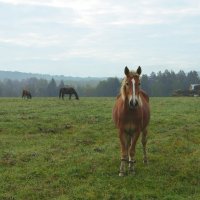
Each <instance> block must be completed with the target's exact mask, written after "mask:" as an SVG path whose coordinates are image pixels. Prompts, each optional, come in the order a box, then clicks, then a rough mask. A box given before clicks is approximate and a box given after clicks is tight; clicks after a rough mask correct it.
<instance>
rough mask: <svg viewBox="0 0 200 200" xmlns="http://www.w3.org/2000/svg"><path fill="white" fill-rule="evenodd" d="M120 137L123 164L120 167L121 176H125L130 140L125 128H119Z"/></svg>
mask: <svg viewBox="0 0 200 200" xmlns="http://www.w3.org/2000/svg"><path fill="white" fill-rule="evenodd" d="M119 139H120V145H121V164H120V169H119V176H124V175H125V173H126V164H127V162H128V142H127V136H126V133H125V131H124V129H120V130H119Z"/></svg>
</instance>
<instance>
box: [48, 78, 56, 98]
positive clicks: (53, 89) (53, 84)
mask: <svg viewBox="0 0 200 200" xmlns="http://www.w3.org/2000/svg"><path fill="white" fill-rule="evenodd" d="M57 93H58V91H57V86H56V81H55V80H54V79H53V78H52V79H51V81H50V82H49V84H48V86H47V95H48V96H50V97H55V96H57V95H58V94H57Z"/></svg>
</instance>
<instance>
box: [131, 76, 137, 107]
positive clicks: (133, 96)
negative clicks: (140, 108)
mask: <svg viewBox="0 0 200 200" xmlns="http://www.w3.org/2000/svg"><path fill="white" fill-rule="evenodd" d="M131 81H132V84H133V94H132V98H133V104H134V105H135V103H136V95H135V80H134V78H133V79H132V80H131Z"/></svg>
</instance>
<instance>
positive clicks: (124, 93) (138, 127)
mask: <svg viewBox="0 0 200 200" xmlns="http://www.w3.org/2000/svg"><path fill="white" fill-rule="evenodd" d="M141 72H142V70H141V67H140V66H139V67H138V69H137V71H136V72H134V71H129V69H128V67H125V69H124V73H125V75H126V76H125V78H124V79H123V81H122V86H121V90H120V95H119V96H118V97H117V100H116V103H115V105H114V108H113V113H112V114H113V120H114V123H115V125H116V127H117V128H118V130H119V139H120V143H121V165H120V173H119V176H124V175H125V173H126V163H127V162H129V170H130V172H131V173H133V174H134V173H135V171H134V163H135V160H134V156H135V147H136V143H137V140H138V138H139V135H140V132H142V145H143V154H144V163H147V154H146V143H147V139H146V136H147V125H148V123H149V120H150V108H149V97H148V95H147V94H146V93H145V92H144V91H143V90H141V89H140V74H141Z"/></svg>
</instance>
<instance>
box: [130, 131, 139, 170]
mask: <svg viewBox="0 0 200 200" xmlns="http://www.w3.org/2000/svg"><path fill="white" fill-rule="evenodd" d="M139 135H140V131H139V130H137V131H136V132H135V133H134V134H133V135H132V137H131V145H130V148H129V172H130V173H131V174H135V167H134V164H135V158H134V157H135V148H136V143H137V140H138V138H139Z"/></svg>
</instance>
